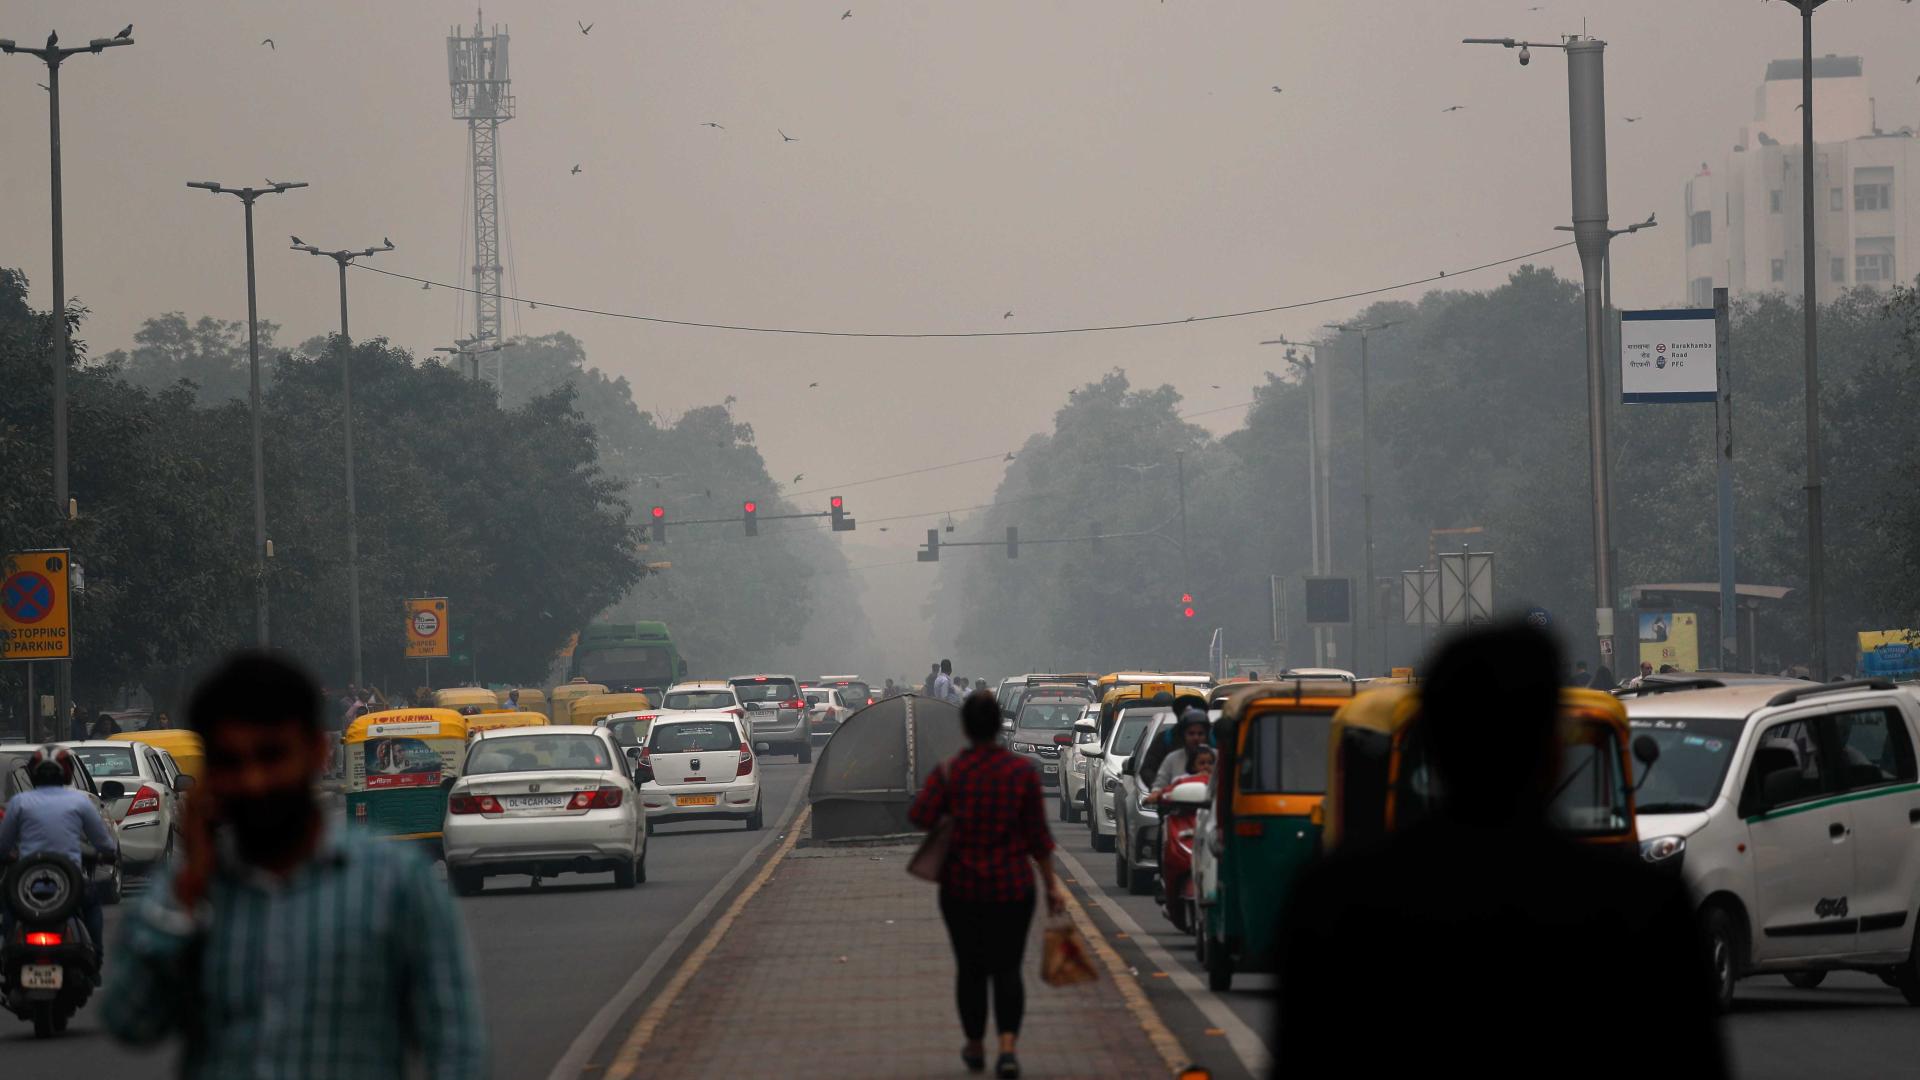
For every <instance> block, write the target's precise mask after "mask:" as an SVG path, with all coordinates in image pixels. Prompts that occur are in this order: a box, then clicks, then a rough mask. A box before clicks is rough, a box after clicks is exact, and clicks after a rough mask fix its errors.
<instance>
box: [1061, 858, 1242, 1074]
mask: <svg viewBox="0 0 1920 1080" xmlns="http://www.w3.org/2000/svg"><path fill="white" fill-rule="evenodd" d="M1054 854H1055V855H1058V856H1059V857H1060V861H1061V862H1063V863H1065V864H1067V868H1068V869H1069V870H1072V871H1073V876H1074V878H1075V879H1076V880H1078V881H1079V882H1080V883H1081V884H1082V885H1084V886H1086V892H1087V896H1088V898H1089V899H1091V900H1092V901H1093V902H1094V903H1096V904H1099V905H1100V907H1101V909H1102V910H1103V911H1105V912H1106V913H1107V917H1108V918H1110V919H1112V920H1113V922H1114V925H1116V926H1118V927H1119V928H1120V929H1121V930H1123V931H1125V932H1126V934H1127V937H1128V938H1129V939H1130V940H1132V941H1133V943H1134V944H1136V945H1138V946H1140V951H1141V952H1144V953H1146V954H1147V959H1149V960H1151V961H1153V962H1154V963H1155V964H1157V965H1158V966H1159V968H1160V970H1161V971H1164V972H1166V973H1167V980H1168V981H1169V982H1171V983H1173V985H1175V986H1177V987H1179V988H1180V992H1181V993H1183V994H1185V995H1187V1000H1188V1001H1191V1002H1193V1004H1194V1007H1195V1008H1197V1009H1199V1010H1200V1015H1202V1016H1204V1017H1206V1018H1207V1019H1208V1020H1211V1021H1213V1026H1214V1027H1217V1028H1219V1029H1220V1030H1222V1031H1225V1032H1226V1033H1227V1045H1228V1046H1229V1047H1232V1049H1233V1056H1235V1057H1237V1058H1239V1059H1240V1064H1241V1065H1242V1066H1243V1067H1245V1069H1246V1070H1247V1072H1249V1073H1251V1074H1252V1075H1254V1076H1265V1075H1267V1073H1269V1072H1271V1071H1272V1069H1273V1052H1272V1051H1271V1050H1269V1049H1267V1042H1266V1040H1265V1039H1263V1038H1261V1037H1260V1033H1259V1032H1257V1031H1255V1030H1253V1028H1252V1027H1251V1026H1249V1025H1248V1024H1247V1022H1246V1021H1245V1020H1242V1019H1240V1016H1239V1014H1237V1013H1235V1012H1234V1011H1233V1010H1232V1009H1231V1008H1228V1007H1227V1003H1226V1002H1224V1001H1222V1000H1220V998H1219V996H1218V995H1216V994H1214V993H1213V992H1212V991H1211V990H1208V989H1207V988H1206V985H1205V984H1204V983H1202V982H1201V981H1200V979H1199V977H1198V976H1196V975H1195V974H1194V973H1193V972H1191V971H1189V970H1187V966H1186V964H1184V963H1182V962H1181V961H1180V959H1179V958H1178V957H1175V956H1174V955H1173V954H1172V953H1170V952H1168V951H1167V950H1166V949H1165V948H1164V947H1163V946H1162V945H1161V944H1160V943H1159V942H1158V941H1156V940H1154V938H1153V937H1152V935H1150V934H1148V933H1147V931H1146V930H1144V929H1142V928H1141V926H1140V924H1139V923H1138V922H1135V921H1134V918H1133V916H1131V915H1129V914H1127V911H1126V909H1125V908H1123V907H1121V906H1120V904H1119V902H1118V901H1116V900H1114V899H1113V898H1112V897H1110V896H1108V895H1107V894H1106V890H1104V889H1102V888H1101V887H1100V886H1099V885H1098V884H1097V883H1096V881H1095V879H1094V877H1093V876H1092V875H1090V874H1088V873H1087V868H1086V867H1084V866H1082V865H1080V860H1078V859H1076V858H1074V857H1073V855H1072V854H1070V853H1069V852H1068V851H1067V850H1066V849H1065V848H1062V847H1056V848H1054Z"/></svg>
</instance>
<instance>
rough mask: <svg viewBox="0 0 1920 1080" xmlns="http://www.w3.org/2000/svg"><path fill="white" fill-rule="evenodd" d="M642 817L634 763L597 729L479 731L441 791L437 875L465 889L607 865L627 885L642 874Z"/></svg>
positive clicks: (462, 892)
mask: <svg viewBox="0 0 1920 1080" xmlns="http://www.w3.org/2000/svg"><path fill="white" fill-rule="evenodd" d="M639 775H641V776H643V775H644V771H642V772H641V773H640V774H639ZM645 822H646V816H645V812H644V811H643V810H642V809H641V808H640V798H639V778H638V776H636V771H635V767H634V766H633V765H631V764H629V762H628V760H627V756H626V755H625V754H624V753H622V752H621V749H620V746H619V745H618V744H617V743H615V742H614V738H613V734H612V732H609V731H608V730H607V729H606V728H601V727H585V726H565V727H523V728H495V729H493V730H491V731H482V732H479V733H478V734H476V735H474V736H473V740H472V742H471V743H470V744H469V745H468V747H467V766H466V772H465V773H464V775H462V776H461V777H460V778H459V779H458V780H456V781H454V784H453V787H452V789H451V790H450V791H449V792H448V794H447V816H446V825H445V827H444V835H443V839H442V841H441V846H442V848H443V849H444V851H445V854H446V861H447V880H448V881H450V882H451V883H452V884H453V888H454V891H455V892H457V893H459V894H460V895H462V896H471V895H473V894H475V893H477V892H479V891H480V889H481V888H482V886H483V884H484V883H485V880H486V877H487V875H489V874H531V875H533V876H534V877H535V878H536V879H538V878H542V877H551V876H554V875H557V874H563V873H582V874H591V873H604V872H605V871H608V870H611V871H613V880H614V883H615V884H616V885H618V886H620V887H621V888H623V889H630V888H632V887H633V886H634V885H636V884H638V883H640V882H642V881H645V880H647V830H646V824H645Z"/></svg>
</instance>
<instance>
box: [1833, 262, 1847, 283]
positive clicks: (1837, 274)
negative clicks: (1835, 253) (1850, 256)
mask: <svg viewBox="0 0 1920 1080" xmlns="http://www.w3.org/2000/svg"><path fill="white" fill-rule="evenodd" d="M1833 280H1834V282H1835V283H1836V284H1839V285H1845V284H1846V283H1847V260H1845V259H1838V258H1836V259H1834V260H1833Z"/></svg>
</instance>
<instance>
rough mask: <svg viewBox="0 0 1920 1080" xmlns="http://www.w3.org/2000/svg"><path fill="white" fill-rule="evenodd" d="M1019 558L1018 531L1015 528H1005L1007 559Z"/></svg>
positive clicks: (1010, 526) (1011, 526)
mask: <svg viewBox="0 0 1920 1080" xmlns="http://www.w3.org/2000/svg"><path fill="white" fill-rule="evenodd" d="M1019 557H1020V530H1019V528H1017V527H1016V526H1013V525H1009V526H1007V558H1009V559H1017V558H1019Z"/></svg>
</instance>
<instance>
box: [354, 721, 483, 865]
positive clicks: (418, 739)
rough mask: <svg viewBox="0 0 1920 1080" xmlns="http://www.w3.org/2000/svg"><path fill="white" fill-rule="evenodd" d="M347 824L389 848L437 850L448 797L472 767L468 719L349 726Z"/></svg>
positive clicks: (369, 722)
mask: <svg viewBox="0 0 1920 1080" xmlns="http://www.w3.org/2000/svg"><path fill="white" fill-rule="evenodd" d="M340 742H341V746H342V749H343V750H344V752H345V754H346V762H347V821H348V822H349V823H350V824H353V825H358V826H362V827H365V828H367V829H371V830H372V831H373V833H374V835H376V836H380V837H382V838H385V839H389V840H416V841H421V842H423V843H428V844H431V845H435V846H437V845H438V844H439V843H440V832H441V826H442V823H443V822H444V821H445V818H446V810H447V789H448V788H449V787H451V786H452V785H453V781H454V780H456V779H458V778H459V776H460V774H461V772H462V770H464V769H465V767H466V762H467V718H466V717H464V716H461V715H460V714H459V713H457V712H454V711H453V710H452V709H391V710H388V711H386V712H377V713H367V714H366V715H364V716H361V717H359V718H357V719H355V720H354V722H353V723H351V724H349V725H347V731H346V734H345V735H344V736H343V737H342V738H341V740H340Z"/></svg>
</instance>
